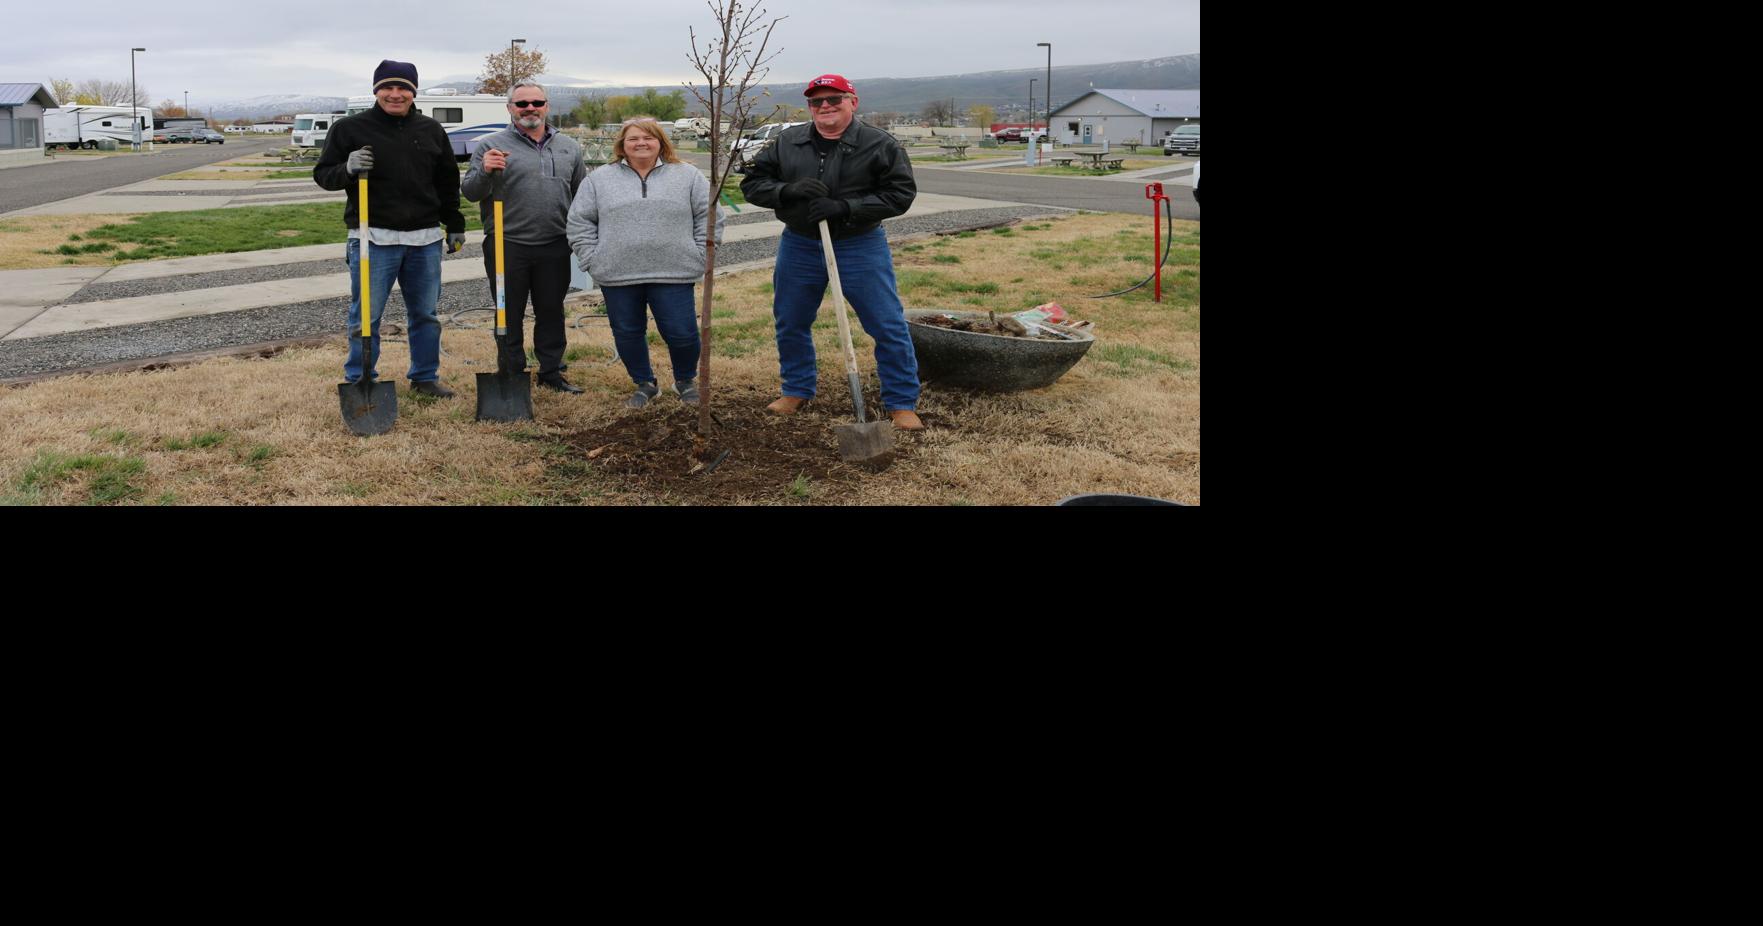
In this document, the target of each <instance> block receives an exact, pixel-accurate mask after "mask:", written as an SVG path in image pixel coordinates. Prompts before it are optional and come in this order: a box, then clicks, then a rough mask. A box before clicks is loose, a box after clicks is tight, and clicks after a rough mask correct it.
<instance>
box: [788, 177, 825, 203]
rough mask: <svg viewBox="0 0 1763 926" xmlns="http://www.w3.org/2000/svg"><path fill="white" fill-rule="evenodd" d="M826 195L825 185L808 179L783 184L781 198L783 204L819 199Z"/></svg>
mask: <svg viewBox="0 0 1763 926" xmlns="http://www.w3.org/2000/svg"><path fill="white" fill-rule="evenodd" d="M827 194H828V190H827V188H826V184H824V183H821V182H820V181H819V180H813V179H809V180H794V181H791V182H789V183H786V184H784V189H783V194H782V197H783V201H784V202H786V203H793V202H805V201H807V200H810V199H819V198H820V197H822V196H826V195H827Z"/></svg>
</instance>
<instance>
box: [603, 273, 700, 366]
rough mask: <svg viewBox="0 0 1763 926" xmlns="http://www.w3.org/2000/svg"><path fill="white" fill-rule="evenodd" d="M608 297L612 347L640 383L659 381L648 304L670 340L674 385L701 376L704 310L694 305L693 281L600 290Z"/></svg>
mask: <svg viewBox="0 0 1763 926" xmlns="http://www.w3.org/2000/svg"><path fill="white" fill-rule="evenodd" d="M600 293H601V295H604V296H605V297H606V322H607V324H609V325H611V326H612V343H613V344H614V345H615V346H617V348H618V359H620V360H623V361H624V369H625V372H627V373H629V374H630V375H631V382H633V383H636V384H638V385H642V384H643V383H652V382H655V371H654V370H653V369H651V368H650V366H649V342H648V340H647V334H648V330H649V319H648V317H647V316H646V315H644V314H643V308H644V306H645V305H646V306H648V308H649V311H650V312H652V313H654V315H655V330H656V331H659V332H661V340H663V341H666V342H667V353H668V356H669V357H671V358H672V360H673V381H674V382H676V383H689V382H691V381H692V380H694V379H697V378H698V312H697V307H696V306H694V305H693V304H692V284H690V283H638V284H636V285H634V286H604V285H602V286H601V287H600Z"/></svg>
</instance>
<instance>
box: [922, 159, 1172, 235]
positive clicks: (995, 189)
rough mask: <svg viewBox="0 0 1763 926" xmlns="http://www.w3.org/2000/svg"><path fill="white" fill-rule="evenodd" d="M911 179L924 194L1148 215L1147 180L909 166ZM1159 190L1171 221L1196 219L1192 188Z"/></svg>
mask: <svg viewBox="0 0 1763 926" xmlns="http://www.w3.org/2000/svg"><path fill="white" fill-rule="evenodd" d="M1172 166H1173V165H1172ZM1190 166H1191V165H1190ZM926 167H928V165H926ZM912 175H913V177H915V178H916V179H917V180H918V188H919V189H920V190H922V191H923V192H926V193H947V194H949V195H951V196H971V197H973V198H975V199H1002V200H1008V201H1009V202H1013V203H1034V204H1036V205H1041V206H1064V207H1066V208H1068V209H1092V210H1095V211H1097V212H1125V213H1128V214H1130V215H1148V214H1149V213H1150V211H1151V201H1150V200H1148V199H1146V198H1145V185H1146V183H1149V182H1150V181H1146V182H1145V183H1127V182H1126V181H1124V180H1089V179H1085V178H1081V177H1047V176H1040V175H1036V174H1027V175H1023V174H1017V175H1011V174H993V173H987V172H986V171H980V170H934V169H925V167H917V168H914V170H913V172H912ZM1163 192H1164V193H1165V194H1166V195H1167V196H1169V197H1170V201H1171V205H1172V206H1173V207H1174V213H1175V217H1176V218H1178V219H1192V220H1193V221H1196V222H1198V221H1199V220H1200V204H1199V203H1196V202H1194V188H1193V187H1190V186H1178V185H1175V184H1169V183H1165V184H1164V187H1163Z"/></svg>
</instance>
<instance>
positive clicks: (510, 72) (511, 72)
mask: <svg viewBox="0 0 1763 926" xmlns="http://www.w3.org/2000/svg"><path fill="white" fill-rule="evenodd" d="M525 44H526V39H509V40H508V96H509V98H510V99H513V97H514V56H515V55H516V54H518V51H519V50H518V49H516V48H515V47H514V46H516V45H525Z"/></svg>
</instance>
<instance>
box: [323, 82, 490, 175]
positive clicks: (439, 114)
mask: <svg viewBox="0 0 1763 926" xmlns="http://www.w3.org/2000/svg"><path fill="white" fill-rule="evenodd" d="M373 101H374V98H373V97H372V96H352V97H350V98H349V115H351V116H353V115H355V114H356V113H360V112H366V111H368V110H370V109H372V108H373ZM414 106H415V109H416V111H417V112H419V113H422V114H423V115H425V116H427V117H429V118H430V119H433V120H435V121H436V122H439V123H440V124H441V128H443V129H446V130H447V138H448V139H449V140H451V141H452V143H453V156H454V157H455V158H458V159H459V160H461V161H463V160H466V159H467V158H470V157H471V153H472V151H473V150H475V149H476V148H477V142H478V139H480V138H482V137H484V136H485V135H489V134H491V133H493V132H500V131H501V130H503V129H505V128H507V127H508V98H507V97H504V96H497V95H496V94H493V93H460V92H459V91H457V90H454V89H452V88H445V89H438V90H430V91H429V92H427V93H418V94H417V95H416V102H415V104H414Z"/></svg>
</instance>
